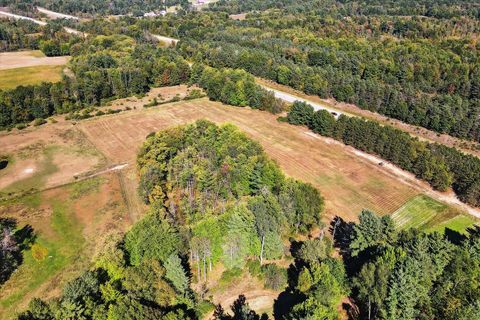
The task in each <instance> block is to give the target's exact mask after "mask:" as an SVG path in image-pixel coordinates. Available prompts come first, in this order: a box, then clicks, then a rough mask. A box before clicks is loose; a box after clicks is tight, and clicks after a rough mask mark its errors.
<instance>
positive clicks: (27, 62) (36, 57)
mask: <svg viewBox="0 0 480 320" xmlns="http://www.w3.org/2000/svg"><path fill="white" fill-rule="evenodd" d="M69 59H70V57H69V56H62V57H46V56H45V55H44V54H43V53H42V52H41V51H40V50H28V51H15V52H2V53H0V70H6V69H15V68H24V67H34V66H60V65H65V64H66V63H67V62H68V60H69Z"/></svg>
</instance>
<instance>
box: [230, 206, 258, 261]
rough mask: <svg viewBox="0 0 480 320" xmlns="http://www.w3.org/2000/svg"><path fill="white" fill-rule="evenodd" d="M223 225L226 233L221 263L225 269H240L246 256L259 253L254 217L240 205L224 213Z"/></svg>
mask: <svg viewBox="0 0 480 320" xmlns="http://www.w3.org/2000/svg"><path fill="white" fill-rule="evenodd" d="M224 223H225V228H226V230H227V231H226V235H225V237H224V241H223V242H224V243H223V263H224V264H225V266H226V267H227V268H235V267H237V268H242V267H243V265H244V264H245V260H246V258H247V257H248V256H252V255H258V254H259V252H260V243H259V239H258V237H257V234H256V231H255V217H254V216H253V214H252V212H251V211H250V210H248V209H247V208H246V206H245V205H240V206H236V207H234V208H233V209H232V210H231V212H229V213H226V217H225V222H224Z"/></svg>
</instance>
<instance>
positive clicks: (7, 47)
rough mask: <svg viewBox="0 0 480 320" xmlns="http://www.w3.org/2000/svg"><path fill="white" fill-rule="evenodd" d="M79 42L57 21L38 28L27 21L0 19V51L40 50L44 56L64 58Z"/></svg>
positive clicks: (76, 37)
mask: <svg viewBox="0 0 480 320" xmlns="http://www.w3.org/2000/svg"><path fill="white" fill-rule="evenodd" d="M79 41H80V38H79V37H78V36H75V35H72V34H69V33H67V32H65V30H64V29H63V27H62V23H60V22H57V21H51V22H49V23H48V24H47V25H45V26H39V25H38V24H36V23H33V22H31V21H29V20H11V19H0V51H16V50H21V49H40V50H42V52H43V53H44V54H45V55H46V56H64V55H69V54H70V47H71V46H72V45H74V44H75V43H78V42H79Z"/></svg>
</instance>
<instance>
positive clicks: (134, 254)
mask: <svg viewBox="0 0 480 320" xmlns="http://www.w3.org/2000/svg"><path fill="white" fill-rule="evenodd" d="M180 243H181V242H180V237H179V235H178V233H177V231H176V230H175V229H174V228H173V227H172V226H171V225H170V224H169V223H168V222H166V221H163V219H162V217H161V215H160V213H158V212H154V213H151V214H149V215H147V216H146V217H145V218H143V219H142V220H141V221H139V222H138V223H137V224H135V225H134V226H133V228H132V229H131V230H130V231H129V232H128V233H127V235H126V236H125V249H126V250H127V252H128V254H129V258H130V263H131V264H132V265H139V264H140V263H141V262H142V261H143V260H145V259H158V260H160V261H165V260H167V258H168V257H170V255H171V254H172V253H177V252H178V250H179V248H180ZM160 244H161V245H160Z"/></svg>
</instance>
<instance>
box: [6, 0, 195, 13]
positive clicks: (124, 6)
mask: <svg viewBox="0 0 480 320" xmlns="http://www.w3.org/2000/svg"><path fill="white" fill-rule="evenodd" d="M174 5H181V6H182V7H184V8H186V9H187V8H188V6H189V4H188V1H187V0H149V1H143V0H113V1H95V0H83V1H74V0H34V1H25V0H0V6H10V7H11V8H12V9H13V10H15V11H20V12H22V13H33V12H35V7H36V6H41V7H45V8H47V9H50V10H52V11H57V12H62V13H69V14H74V15H75V14H77V15H82V16H83V15H85V16H101V15H127V14H128V15H133V16H142V15H143V14H144V13H146V12H150V11H157V12H159V11H160V10H165V9H166V8H168V7H170V6H174Z"/></svg>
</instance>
